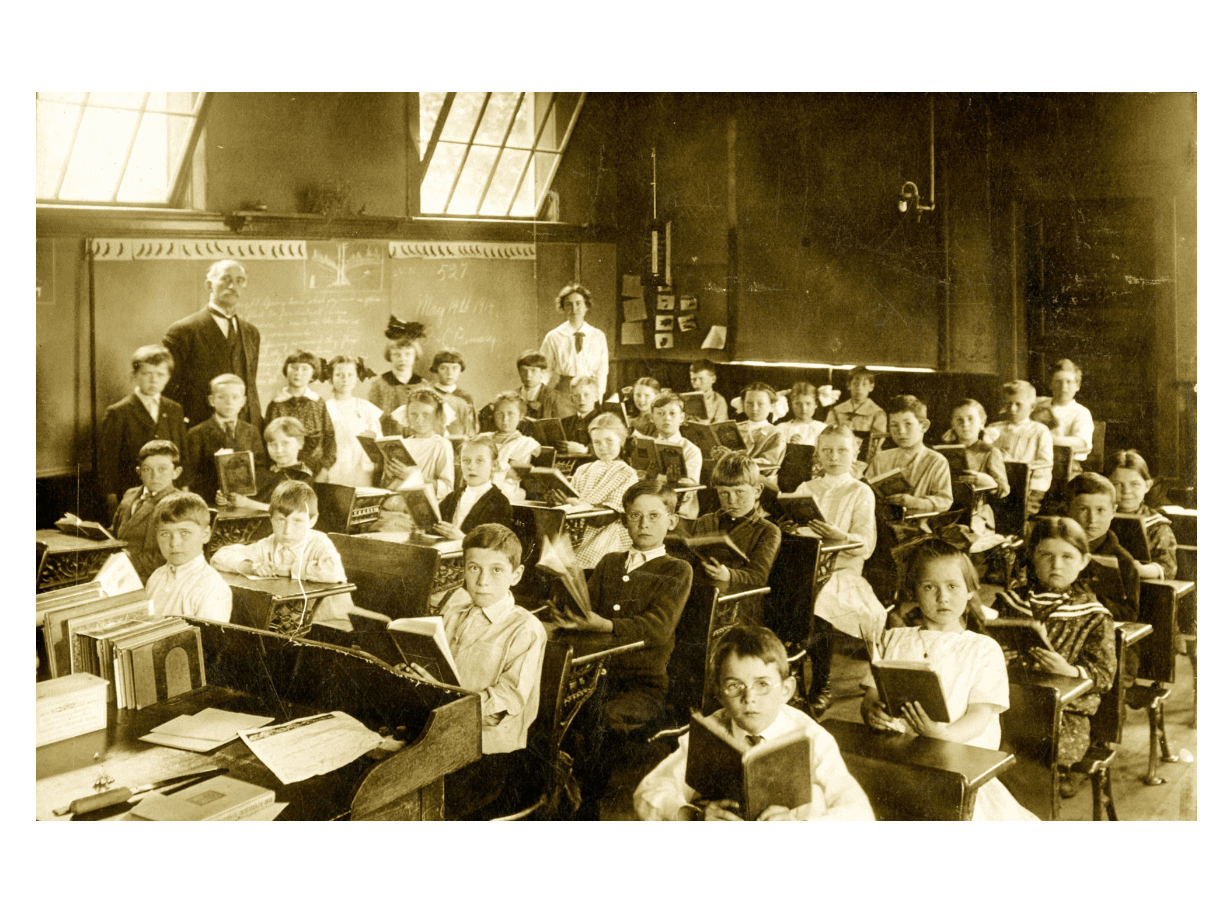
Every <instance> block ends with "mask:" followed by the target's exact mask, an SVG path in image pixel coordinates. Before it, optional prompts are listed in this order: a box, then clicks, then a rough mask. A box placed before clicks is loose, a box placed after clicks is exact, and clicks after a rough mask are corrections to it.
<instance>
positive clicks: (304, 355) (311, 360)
mask: <svg viewBox="0 0 1232 912" xmlns="http://www.w3.org/2000/svg"><path fill="white" fill-rule="evenodd" d="M292 364H307V365H308V366H309V367H311V368H312V379H313V380H319V379H320V378H321V359H320V358H318V357H317V356H316V355H314V354H313V353H312V352H310V351H306V350H305V349H302V348H297V349H295V351H293V352H291V354H289V355H287V359H286V360H285V361H283V362H282V375H283V376H284V377H285V376H286V375H287V368H289V367H290V366H291V365H292Z"/></svg>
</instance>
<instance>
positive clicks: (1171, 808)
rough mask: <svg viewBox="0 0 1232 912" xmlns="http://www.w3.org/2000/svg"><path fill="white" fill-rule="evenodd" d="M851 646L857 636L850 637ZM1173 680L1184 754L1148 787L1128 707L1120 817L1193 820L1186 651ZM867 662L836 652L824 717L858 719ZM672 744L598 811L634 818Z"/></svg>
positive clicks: (650, 750)
mask: <svg viewBox="0 0 1232 912" xmlns="http://www.w3.org/2000/svg"><path fill="white" fill-rule="evenodd" d="M850 644H851V645H852V646H854V644H855V641H854V640H852V641H850ZM1176 667H1177V681H1176V683H1175V684H1174V685H1173V687H1172V695H1171V696H1170V697H1169V698H1168V701H1167V710H1166V713H1165V728H1166V730H1167V733H1168V743H1169V746H1170V747H1171V748H1172V752H1173V753H1174V754H1177V755H1178V756H1180V757H1181V758H1182V759H1181V761H1180V762H1177V763H1161V764H1160V773H1159V774H1160V776H1162V777H1163V778H1164V779H1166V780H1167V781H1166V782H1165V783H1164V784H1163V785H1159V786H1148V785H1146V784H1145V783H1144V782H1143V781H1142V778H1143V776H1144V775H1145V773H1146V769H1147V757H1148V741H1147V738H1148V726H1147V718H1146V713H1145V712H1135V711H1133V710H1131V711H1130V712H1129V714H1128V717H1127V719H1126V722H1125V727H1124V730H1123V734H1122V741H1121V746H1120V748H1119V749H1118V751H1117V759H1116V763H1115V765H1114V766H1113V770H1112V794H1113V798H1114V800H1115V802H1116V809H1117V814H1118V816H1119V818H1120V819H1121V820H1197V819H1198V806H1197V780H1198V762H1197V755H1198V732H1197V729H1196V728H1194V727H1192V726H1193V723H1194V722H1195V721H1196V720H1195V716H1194V698H1193V695H1194V677H1193V668H1192V666H1191V665H1190V664H1189V660H1188V659H1186V658H1185V657H1184V656H1178V657H1177V666H1176ZM867 668H868V663H867V662H864V661H862V660H860V659H856V658H853V657H851V656H850V655H844V654H841V653H836V655H835V656H834V666H833V675H832V686H833V690H834V695H835V702H834V705H833V706H832V707H831V708H830V710H829V712H828V713H827V718H836V719H851V720H853V721H859V719H860V699H861V697H862V696H863V690H862V688H861V687H860V681H861V680H862V679H863V677H864V674H865V671H866V669H867ZM671 749H672V747H671V746H663V745H647V746H643V747H638V748H635V749H631V750H629V751H627V752H626V760H627V762H625V763H623V764H622V765H621V767H620V768H619V769H618V770H617V771H616V774H615V775H614V776H613V777H612V782H611V785H610V787H609V790H608V794H607V796H606V797H605V798H604V800H603V804H602V808H601V815H602V819H604V820H633V819H636V815H635V814H634V811H633V790H634V789H635V788H637V784H638V783H639V782H640V781H641V779H642V777H643V776H644V775H645V774H646V773H648V772H649V771H650V770H651V769H653V768H654V766H655V764H657V763H658V762H659V761H660V760H662V759H663V758H664V757H666V756H667V754H668V753H670V751H671ZM1061 819H1062V820H1090V819H1091V790H1090V788H1089V787H1084V788H1083V789H1082V790H1081V791H1079V793H1078V794H1077V795H1076V796H1075V797H1073V798H1069V799H1066V800H1065V801H1063V802H1062V805H1061Z"/></svg>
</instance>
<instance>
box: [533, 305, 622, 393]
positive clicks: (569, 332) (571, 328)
mask: <svg viewBox="0 0 1232 912" xmlns="http://www.w3.org/2000/svg"><path fill="white" fill-rule="evenodd" d="M556 306H557V307H559V308H560V310H561V312H562V313H564V315H565V316H566V317H567V318H568V319H567V321H566V322H564V323H562V324H560V326H558V327H556V328H555V329H554V330H552V331H551V332H549V333H548V334H547V335H546V336H544V337H543V345H541V346H540V347H539V351H540V352H541V353H542V354H543V356H544V357H545V358H547V359H548V380H547V384H548V386H549V387H555V388H556V389H557V390H559V391H560V392H562V393H566V394H567V393H568V392H569V384H570V383H571V382H572V381H573V378H574V377H582V376H591V377H594V378H595V379H596V380H598V381H599V397H600V399H602V398H603V397H604V396H606V395H607V336H606V335H604V334H603V330H601V329H596V328H595V327H593V326H591V325H590V324H589V323H587V322H586V314H587V313H588V312H589V311H590V291H589V290H588V289H587V288H586V286H584V285H581V284H579V283H577V282H571V283H569V284H568V285H566V286H565V287H564V288H562V289H561V290H560V293H559V294H558V295H557V296H556ZM567 401H571V400H567Z"/></svg>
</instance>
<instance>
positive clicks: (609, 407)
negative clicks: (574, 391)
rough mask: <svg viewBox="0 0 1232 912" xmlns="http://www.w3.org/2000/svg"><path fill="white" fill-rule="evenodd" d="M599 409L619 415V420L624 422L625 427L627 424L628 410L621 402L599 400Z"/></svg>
mask: <svg viewBox="0 0 1232 912" xmlns="http://www.w3.org/2000/svg"><path fill="white" fill-rule="evenodd" d="M599 411H601V412H611V413H612V414H613V415H619V416H620V420H621V421H623V422H624V423H625V427H628V426H629V412H628V411H627V410H626V409H625V404H624V403H623V402H600V403H599Z"/></svg>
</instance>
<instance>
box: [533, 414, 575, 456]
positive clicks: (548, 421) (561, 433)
mask: <svg viewBox="0 0 1232 912" xmlns="http://www.w3.org/2000/svg"><path fill="white" fill-rule="evenodd" d="M528 424H529V425H530V428H529V432H530V436H531V437H534V438H535V439H536V440H537V441H539V442H540V443H541V444H543V445H544V446H549V447H552V448H553V449H557V450H563V449H565V441H566V438H565V428H564V425H563V424H561V421H560V419H559V418H532V419H530V420H529V422H528Z"/></svg>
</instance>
